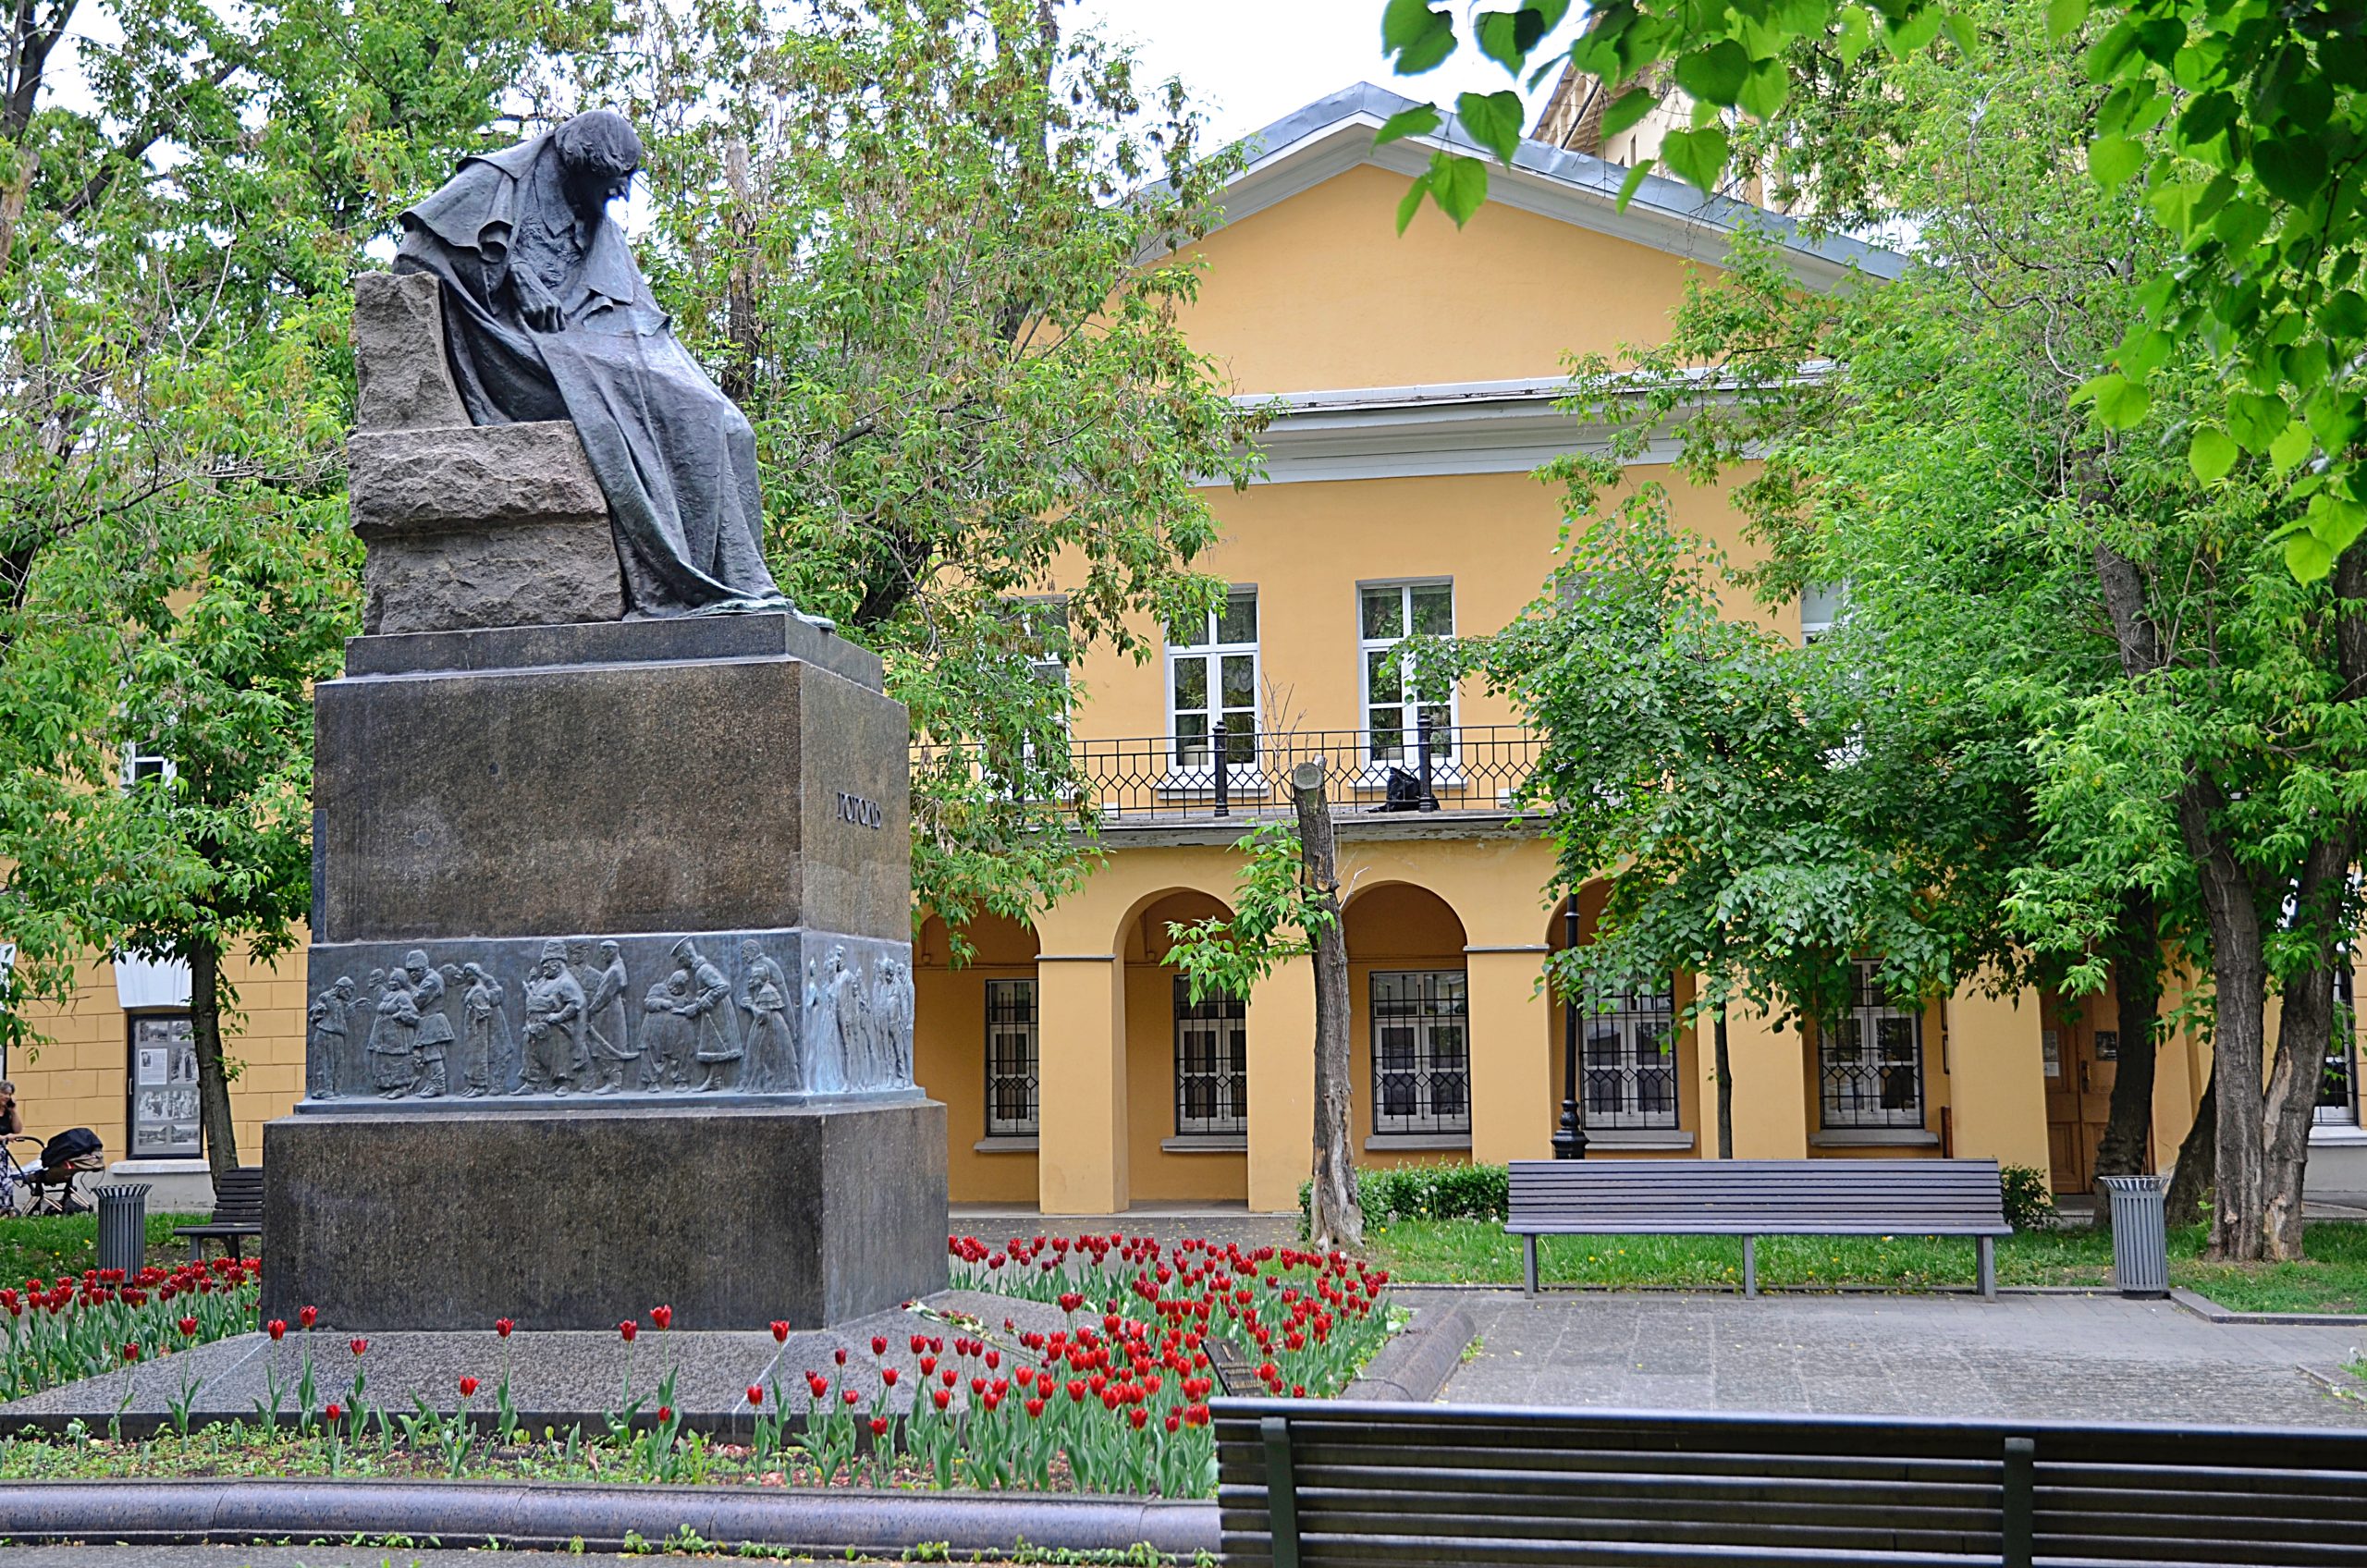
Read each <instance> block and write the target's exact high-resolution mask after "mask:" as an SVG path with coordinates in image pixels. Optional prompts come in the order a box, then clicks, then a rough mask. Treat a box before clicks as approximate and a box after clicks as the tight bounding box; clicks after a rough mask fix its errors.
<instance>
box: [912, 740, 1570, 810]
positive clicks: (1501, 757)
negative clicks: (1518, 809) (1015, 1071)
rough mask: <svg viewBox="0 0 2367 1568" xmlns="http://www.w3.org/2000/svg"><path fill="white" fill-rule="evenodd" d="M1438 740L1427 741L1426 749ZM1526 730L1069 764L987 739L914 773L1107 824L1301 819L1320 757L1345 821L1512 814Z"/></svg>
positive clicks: (1164, 747)
mask: <svg viewBox="0 0 2367 1568" xmlns="http://www.w3.org/2000/svg"><path fill="white" fill-rule="evenodd" d="M1425 740H1427V742H1428V743H1427V744H1425V743H1424V742H1425ZM1538 750H1539V741H1538V736H1537V734H1536V732H1535V731H1533V730H1530V729H1526V728H1524V727H1522V726H1520V725H1516V724H1466V725H1457V726H1454V727H1453V728H1438V729H1431V728H1429V727H1425V728H1424V729H1421V730H1419V731H1407V730H1404V729H1296V730H1290V731H1287V732H1282V733H1275V734H1265V735H1260V734H1254V733H1243V732H1241V731H1238V730H1235V731H1231V732H1228V731H1227V730H1226V729H1224V728H1223V727H1221V726H1220V727H1218V728H1217V729H1215V730H1214V731H1213V732H1207V731H1203V732H1199V733H1193V734H1178V735H1148V736H1140V737H1135V738H1131V739H1124V740H1109V739H1098V738H1097V739H1082V738H1080V739H1074V740H1072V741H1070V742H1069V745H1068V756H1067V760H1066V764H1065V766H1062V765H1061V764H1059V763H1058V762H1056V761H1054V760H1053V759H1050V758H1040V757H1038V756H1036V754H1035V753H1033V752H1032V751H1031V752H1029V753H1026V754H1024V755H1022V756H1017V757H1014V756H1013V755H1012V752H1011V748H1009V747H993V746H988V745H984V744H980V743H977V742H960V743H956V744H953V745H920V746H915V747H914V753H913V766H914V769H915V771H923V770H927V769H933V768H943V767H947V766H966V767H967V768H969V769H971V770H972V771H973V773H974V776H975V777H977V778H982V779H984V780H986V781H987V782H988V783H990V784H992V785H993V786H994V787H996V788H998V789H1001V790H1007V791H1008V792H1010V793H1012V794H1014V795H1024V796H1026V797H1028V798H1032V799H1039V800H1046V801H1051V802H1058V803H1059V804H1060V805H1061V807H1062V808H1063V809H1065V810H1068V811H1071V812H1073V813H1074V814H1075V815H1078V816H1079V817H1080V818H1093V819H1097V820H1098V821H1099V822H1100V823H1102V824H1104V825H1112V824H1125V825H1135V826H1150V825H1156V824H1160V823H1172V824H1179V825H1180V824H1186V823H1211V822H1216V821H1220V820H1223V819H1227V818H1245V819H1248V820H1250V821H1252V822H1256V821H1259V820H1263V819H1267V818H1272V817H1287V816H1289V815H1291V814H1292V806H1291V773H1292V770H1293V769H1294V768H1295V767H1296V766H1298V765H1299V764H1301V763H1304V762H1309V761H1315V760H1318V759H1319V760H1320V762H1321V763H1322V766H1323V776H1324V784H1325V792H1326V793H1327V794H1328V795H1329V796H1330V798H1331V809H1332V811H1333V813H1334V814H1335V815H1357V816H1364V815H1397V814H1404V815H1421V814H1426V813H1431V812H1441V813H1466V814H1468V813H1475V812H1486V813H1494V814H1502V813H1505V812H1509V811H1511V810H1513V809H1514V796H1515V792H1516V791H1517V790H1519V789H1520V787H1521V785H1522V784H1523V783H1524V782H1526V781H1527V778H1528V776H1529V773H1530V771H1531V770H1532V769H1533V768H1534V767H1535V766H1536V764H1537V756H1538Z"/></svg>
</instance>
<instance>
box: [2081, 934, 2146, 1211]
mask: <svg viewBox="0 0 2367 1568" xmlns="http://www.w3.org/2000/svg"><path fill="white" fill-rule="evenodd" d="M2112 960H2113V964H2112V972H2113V989H2114V992H2115V995H2116V998H2117V1000H2118V1003H2119V1006H2118V1009H2117V1016H2116V1018H2115V1019H2114V1023H2116V1025H2117V1026H2118V1028H2119V1031H2120V1057H2119V1060H2118V1063H2117V1065H2116V1069H2115V1072H2114V1073H2113V1081H2112V1109H2111V1110H2110V1112H2109V1113H2108V1114H2107V1116H2106V1119H2105V1121H2104V1135H2103V1142H2101V1143H2100V1144H2098V1145H2097V1146H2096V1174H2097V1175H2098V1176H2139V1175H2142V1174H2144V1172H2145V1166H2146V1160H2145V1147H2146V1144H2147V1142H2148V1138H2147V1133H2149V1131H2150V1130H2151V1129H2152V1122H2153V1076H2154V1074H2153V1067H2154V1061H2155V1059H2156V1057H2157V1056H2158V1054H2159V1052H2160V1047H2161V1035H2162V1027H2161V1009H2162V937H2161V924H2160V914H2159V912H2158V911H2157V910H2156V909H2155V908H2154V904H2153V896H2152V894H2151V893H2147V892H2144V891H2142V890H2140V891H2136V892H2132V893H2130V894H2128V896H2127V897H2126V898H2125V899H2123V900H2121V906H2120V929H2119V931H2118V932H2117V933H2116V935H2115V939H2114V942H2113V954H2112ZM2110 1212H2111V1210H2110V1206H2108V1205H2106V1204H2104V1203H2102V1202H2099V1203H2098V1204H2097V1205H2096V1214H2097V1216H2098V1217H2099V1219H2103V1217H2104V1216H2106V1215H2108V1214H2109V1213H2110ZM2104 1222H2105V1223H2109V1220H2105V1221H2104Z"/></svg>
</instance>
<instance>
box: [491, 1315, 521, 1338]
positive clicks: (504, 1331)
mask: <svg viewBox="0 0 2367 1568" xmlns="http://www.w3.org/2000/svg"><path fill="white" fill-rule="evenodd" d="M516 1327H518V1325H517V1324H515V1323H512V1322H511V1321H510V1320H509V1318H507V1317H497V1318H495V1319H494V1320H493V1331H494V1332H495V1333H497V1334H498V1335H500V1336H501V1337H502V1338H503V1339H505V1340H506V1339H508V1338H509V1330H510V1329H515V1328H516Z"/></svg>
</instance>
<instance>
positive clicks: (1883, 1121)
mask: <svg viewBox="0 0 2367 1568" xmlns="http://www.w3.org/2000/svg"><path fill="white" fill-rule="evenodd" d="M1877 967H1878V966H1877V965H1876V964H1875V963H1874V962H1873V961H1872V960H1870V959H1859V960H1858V962H1857V963H1856V964H1855V965H1854V966H1853V968H1854V972H1855V983H1854V984H1853V985H1852V986H1851V987H1850V997H1849V1000H1848V1005H1847V1006H1846V1007H1844V1008H1843V1009H1842V1010H1841V1011H1840V1015H1839V1016H1838V1017H1836V1018H1834V1019H1832V1020H1830V1021H1827V1020H1824V1019H1819V1020H1818V1021H1817V1022H1816V1023H1815V1024H1814V1025H1813V1027H1814V1030H1815V1034H1816V1047H1817V1080H1818V1084H1819V1086H1820V1093H1819V1096H1818V1098H1819V1101H1820V1103H1821V1110H1822V1120H1823V1124H1824V1126H1825V1127H1826V1128H1828V1129H1836V1130H1837V1129H1846V1128H1851V1127H1920V1126H1922V1125H1923V1014H1922V1012H1921V1011H1920V1010H1919V1009H1916V1008H1912V1007H1899V1006H1897V1005H1895V1003H1893V1002H1892V1000H1891V998H1890V997H1889V995H1888V993H1886V992H1885V991H1883V988H1882V986H1881V985H1880V983H1879V982H1878V981H1877V979H1876V977H1875V974H1876V969H1877Z"/></svg>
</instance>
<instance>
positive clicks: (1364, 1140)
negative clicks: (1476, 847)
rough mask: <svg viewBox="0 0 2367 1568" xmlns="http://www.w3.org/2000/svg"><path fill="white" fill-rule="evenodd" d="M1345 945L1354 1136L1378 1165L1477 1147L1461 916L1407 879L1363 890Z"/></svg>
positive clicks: (1346, 924)
mask: <svg viewBox="0 0 2367 1568" xmlns="http://www.w3.org/2000/svg"><path fill="white" fill-rule="evenodd" d="M1341 930H1342V934H1343V936H1344V937H1346V939H1347V946H1348V1010H1349V1033H1348V1049H1349V1056H1350V1061H1351V1067H1350V1073H1351V1076H1350V1081H1349V1082H1350V1098H1351V1103H1352V1105H1353V1107H1354V1109H1353V1110H1352V1112H1351V1134H1352V1136H1353V1138H1354V1140H1355V1148H1356V1150H1357V1157H1358V1158H1359V1159H1360V1160H1363V1161H1365V1162H1367V1163H1372V1164H1380V1165H1387V1164H1395V1163H1403V1162H1404V1161H1408V1160H1424V1159H1431V1160H1435V1159H1451V1158H1456V1157H1457V1156H1458V1155H1461V1154H1467V1153H1468V1152H1469V1150H1470V1147H1471V1009H1470V985H1469V975H1468V974H1467V973H1466V966H1465V961H1464V952H1463V949H1464V947H1465V945H1466V937H1465V935H1464V927H1463V922H1462V921H1461V920H1460V919H1459V918H1458V917H1457V916H1456V914H1455V913H1454V911H1453V908H1452V907H1451V906H1449V905H1448V903H1447V901H1446V900H1444V899H1441V898H1440V897H1439V896H1438V895H1437V894H1436V893H1433V892H1431V891H1430V890H1429V889H1428V888H1420V887H1417V886H1415V885H1414V884H1412V883H1408V882H1383V883H1380V884H1377V885H1374V886H1372V887H1367V888H1358V889H1357V890H1356V891H1355V894H1354V895H1352V896H1351V897H1350V899H1349V900H1348V902H1347V905H1346V907H1345V908H1344V909H1343V911H1342V913H1341Z"/></svg>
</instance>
